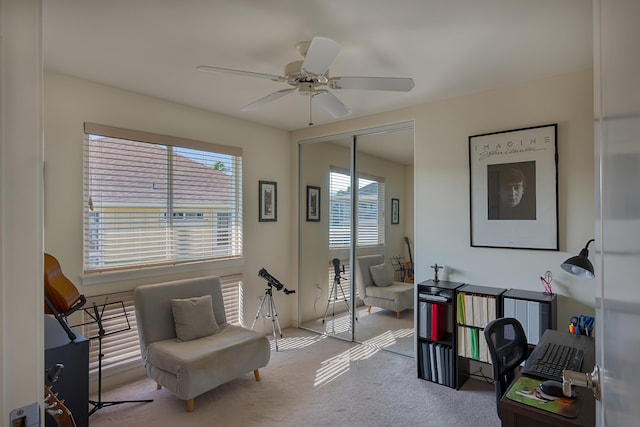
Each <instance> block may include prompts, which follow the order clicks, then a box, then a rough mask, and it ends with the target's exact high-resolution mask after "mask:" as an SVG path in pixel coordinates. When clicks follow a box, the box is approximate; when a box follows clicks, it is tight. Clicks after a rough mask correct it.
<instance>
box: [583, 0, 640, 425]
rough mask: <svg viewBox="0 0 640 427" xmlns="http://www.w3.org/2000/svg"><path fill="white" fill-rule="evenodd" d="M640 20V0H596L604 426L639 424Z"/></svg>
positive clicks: (598, 307) (599, 334) (599, 409)
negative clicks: (639, 24) (639, 23)
mask: <svg viewBox="0 0 640 427" xmlns="http://www.w3.org/2000/svg"><path fill="white" fill-rule="evenodd" d="M639 21H640V1H638V0H594V59H595V60H594V86H595V113H596V120H595V135H594V136H595V140H596V183H595V184H596V201H597V203H596V206H597V207H598V208H597V209H598V212H597V214H596V236H595V237H596V244H597V246H596V267H595V268H596V280H598V281H599V291H598V295H597V300H596V318H597V322H598V324H597V329H596V331H597V334H596V350H597V355H596V363H597V364H598V365H599V366H600V368H601V384H602V397H601V401H600V402H599V403H598V404H597V407H596V413H597V418H598V424H597V425H600V426H637V425H640V403H639V401H638V396H640V48H639V46H640V26H638V22H639ZM598 176H599V177H600V178H599V179H598Z"/></svg>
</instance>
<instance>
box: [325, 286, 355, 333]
mask: <svg viewBox="0 0 640 427" xmlns="http://www.w3.org/2000/svg"><path fill="white" fill-rule="evenodd" d="M340 279H341V278H340V275H339V274H336V275H335V276H334V277H333V285H331V290H330V291H329V298H328V299H327V308H325V310H324V317H323V318H322V324H323V325H325V326H326V321H327V313H328V312H329V306H332V311H331V317H332V318H333V319H335V315H336V301H337V299H338V289H340V293H342V301H344V304H345V305H346V306H347V311H348V312H349V315H351V306H350V305H349V302H348V301H347V295H346V294H345V293H344V289H342V284H341V283H340ZM356 320H358V317H357V316H356Z"/></svg>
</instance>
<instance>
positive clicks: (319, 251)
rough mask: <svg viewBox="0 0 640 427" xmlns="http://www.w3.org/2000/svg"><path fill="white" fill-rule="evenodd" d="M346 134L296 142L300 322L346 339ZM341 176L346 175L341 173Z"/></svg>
mask: <svg viewBox="0 0 640 427" xmlns="http://www.w3.org/2000/svg"><path fill="white" fill-rule="evenodd" d="M351 139H352V138H351V137H349V136H345V137H340V138H332V139H328V140H325V141H321V142H313V143H305V144H302V145H301V146H300V200H301V201H303V203H304V204H305V206H304V208H303V209H301V212H300V224H301V227H300V270H299V271H300V282H299V285H298V287H299V289H300V293H299V297H298V298H299V312H300V325H301V326H302V327H303V328H308V329H311V330H314V331H317V332H320V333H326V334H329V335H334V336H338V337H340V338H344V339H346V340H349V341H351V340H352V339H353V328H352V325H351V323H352V322H351V318H350V316H349V313H350V310H351V291H350V289H351V283H350V274H349V272H350V261H349V260H350V258H349V253H350V251H349V246H350V240H349V238H350V230H351V220H350V218H351V215H350V211H351V194H350V191H349V189H350V178H349V177H350V175H351V173H350V163H351ZM345 177H346V178H345Z"/></svg>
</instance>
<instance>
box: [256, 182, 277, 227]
mask: <svg viewBox="0 0 640 427" xmlns="http://www.w3.org/2000/svg"><path fill="white" fill-rule="evenodd" d="M258 187H259V192H260V195H259V205H258V206H259V209H260V212H259V217H258V220H259V221H260V222H275V221H277V220H278V183H277V182H274V181H259V185H258Z"/></svg>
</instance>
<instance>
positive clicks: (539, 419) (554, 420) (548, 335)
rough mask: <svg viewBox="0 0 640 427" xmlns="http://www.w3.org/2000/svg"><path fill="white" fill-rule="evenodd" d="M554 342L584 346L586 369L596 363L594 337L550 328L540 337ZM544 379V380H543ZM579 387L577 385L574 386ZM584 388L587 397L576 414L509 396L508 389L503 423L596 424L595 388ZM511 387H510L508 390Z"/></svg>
mask: <svg viewBox="0 0 640 427" xmlns="http://www.w3.org/2000/svg"><path fill="white" fill-rule="evenodd" d="M545 341H546V342H551V343H557V344H565V345H569V346H572V347H576V348H580V349H582V350H583V351H584V359H583V361H582V368H581V371H582V372H591V371H592V370H593V366H594V365H595V340H594V338H592V337H587V336H583V335H575V334H570V333H569V332H561V331H554V330H552V329H547V331H546V332H545V333H544V334H543V335H542V338H540V342H545ZM541 381H543V380H541ZM573 387H574V389H576V386H573ZM579 389H580V390H582V391H583V392H584V401H583V402H582V405H581V407H580V413H579V414H578V416H577V417H576V418H567V417H563V416H561V415H556V414H553V413H551V412H547V411H543V410H541V409H537V408H534V407H532V406H528V405H525V404H522V403H519V402H515V401H513V400H511V399H509V398H508V397H507V396H506V394H507V393H505V395H504V396H502V399H501V400H500V411H501V413H502V425H503V426H518V427H528V426H531V427H534V426H535V427H544V426H559V427H568V426H595V422H596V406H595V398H594V397H593V392H592V391H591V390H589V389H587V388H583V387H580V388H579ZM507 391H508V390H507Z"/></svg>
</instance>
